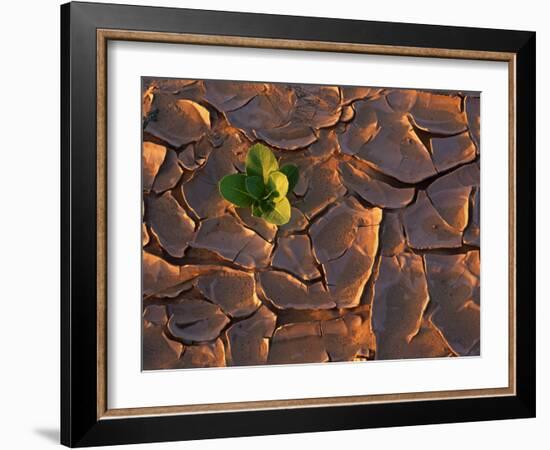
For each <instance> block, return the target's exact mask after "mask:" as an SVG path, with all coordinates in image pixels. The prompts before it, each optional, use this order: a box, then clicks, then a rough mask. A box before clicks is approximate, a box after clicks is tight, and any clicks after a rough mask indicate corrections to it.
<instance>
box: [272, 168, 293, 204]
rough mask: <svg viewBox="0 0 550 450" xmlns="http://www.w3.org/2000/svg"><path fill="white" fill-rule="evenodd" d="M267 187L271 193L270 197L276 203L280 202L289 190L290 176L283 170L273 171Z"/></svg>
mask: <svg viewBox="0 0 550 450" xmlns="http://www.w3.org/2000/svg"><path fill="white" fill-rule="evenodd" d="M267 189H268V191H269V193H270V195H269V198H270V199H272V200H273V201H274V202H275V203H277V202H280V201H281V200H282V199H283V198H285V197H286V194H287V192H288V178H287V177H286V175H285V174H284V173H283V172H279V171H276V172H272V173H271V175H269V180H268V182H267Z"/></svg>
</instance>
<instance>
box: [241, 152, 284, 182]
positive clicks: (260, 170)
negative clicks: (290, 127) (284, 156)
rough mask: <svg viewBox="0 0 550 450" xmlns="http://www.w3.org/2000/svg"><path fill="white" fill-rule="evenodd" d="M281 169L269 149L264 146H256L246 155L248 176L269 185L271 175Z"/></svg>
mask: <svg viewBox="0 0 550 450" xmlns="http://www.w3.org/2000/svg"><path fill="white" fill-rule="evenodd" d="M278 169H279V163H278V162H277V160H276V159H275V155H274V154H273V152H272V151H271V150H269V148H267V147H266V146H265V145H262V144H254V145H253V146H252V147H250V149H249V150H248V154H247V155H246V174H247V175H249V176H257V177H260V178H261V179H262V181H263V182H264V184H267V180H268V179H269V174H270V173H271V172H275V171H276V170H278Z"/></svg>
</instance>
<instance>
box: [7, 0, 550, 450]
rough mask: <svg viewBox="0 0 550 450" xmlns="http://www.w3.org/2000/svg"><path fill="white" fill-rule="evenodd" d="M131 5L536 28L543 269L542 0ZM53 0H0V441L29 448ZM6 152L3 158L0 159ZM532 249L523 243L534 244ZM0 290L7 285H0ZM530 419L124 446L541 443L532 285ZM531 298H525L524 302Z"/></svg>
mask: <svg viewBox="0 0 550 450" xmlns="http://www.w3.org/2000/svg"><path fill="white" fill-rule="evenodd" d="M128 2H129V3H134V4H144V5H147V4H155V5H158V6H181V7H191V8H202V9H218V10H233V11H251V12H264V13H279V14H296V15H309V16H322V17H341V18H353V19H370V20H385V21H400V22H417V23H430V24H445V25H465V26H479V27H491V28H509V29H525V30H534V31H536V32H537V41H538V42H537V45H538V48H537V58H538V63H537V81H538V83H537V92H538V96H537V128H538V129H539V133H538V135H539V138H538V139H537V147H538V152H537V163H538V164H537V166H538V170H537V172H538V173H537V187H538V198H537V210H538V214H537V225H538V226H537V229H538V233H537V234H538V248H537V278H538V279H539V280H544V279H545V278H546V277H547V273H548V271H549V270H550V264H548V262H547V258H546V255H547V254H548V251H549V250H550V248H549V247H550V244H549V242H550V240H548V239H544V238H543V235H544V232H545V228H546V227H547V224H548V219H550V214H548V211H547V209H546V203H547V200H546V198H545V196H546V195H548V194H549V192H548V188H547V186H546V184H545V181H546V180H545V178H546V173H545V168H546V167H548V166H549V165H550V153H549V152H548V151H545V150H547V149H546V148H545V146H546V145H547V140H543V138H544V137H545V131H546V128H547V126H545V124H546V123H547V122H548V120H550V114H549V113H548V106H547V105H549V104H550V92H549V90H548V87H547V84H546V83H544V80H548V79H550V70H549V69H550V67H549V65H550V63H549V61H548V58H549V54H550V29H549V28H548V24H547V19H548V13H547V12H546V11H545V9H546V8H545V3H544V2H541V1H537V0H523V1H522V2H521V3H520V2H517V1H513V2H512V1H508V0H502V1H501V2H499V3H498V9H495V5H496V3H495V2H480V1H479V0H462V1H461V2H459V3H453V4H452V5H449V3H448V2H441V1H439V0H419V1H416V2H411V1H410V0H386V1H384V2H376V3H374V2H354V1H351V0H347V1H345V0H344V1H334V0H332V1H328V0H315V1H313V0H311V1H307V2H306V1H303V2H301V3H300V2H297V1H296V0H273V1H270V2H259V1H254V0H232V1H230V2H229V1H227V0H225V1H224V0H190V1H183V0H182V1H177V0H172V1H170V0H163V1H157V2H153V1H152V0H149V1H147V0H146V1H140V0H132V1H130V0H129V1H128ZM59 4H60V2H59V0H41V1H38V0H27V1H20V2H17V1H12V2H4V4H3V5H2V26H1V27H0V37H1V39H0V42H1V44H0V45H1V49H2V52H1V54H0V61H1V63H0V66H1V69H0V81H1V83H0V91H1V95H0V102H1V104H0V127H1V130H2V132H1V136H2V137H1V140H0V155H1V159H0V161H1V166H0V167H1V171H0V173H1V174H2V176H1V177H0V184H1V185H2V187H3V196H2V202H1V203H0V205H1V213H0V235H1V236H2V237H3V239H2V246H1V248H2V254H3V257H2V259H1V261H2V262H1V263H0V264H1V266H2V271H1V274H2V275H1V276H0V280H2V283H1V285H2V290H1V299H2V306H1V309H0V311H1V315H2V320H1V322H0V338H1V339H0V349H1V350H0V368H1V372H0V380H1V381H0V424H1V426H0V447H1V448H7V449H19V448H25V449H27V448H28V449H33V450H35V449H36V450H38V449H42V448H47V447H53V446H55V445H57V442H58V439H59V431H58V423H59V381H58V380H59V350H58V348H59V331H58V330H59V153H60V152H59ZM6 156H7V158H6ZM533 251H534V249H533ZM6 287H7V289H6ZM537 294H538V295H537V297H538V299H537V300H538V301H537V308H538V320H537V327H538V332H537V338H538V348H537V357H538V374H537V375H538V381H539V383H538V409H537V415H538V417H537V419H531V420H515V421H505V422H483V423H477V424H451V425H436V426H423V427H408V428H399V429H380V430H359V431H347V432H332V433H315V434H302V435H287V436H268V437H257V438H240V439H225V440H212V441H201V442H188V443H184V444H182V443H168V444H155V445H140V446H130V447H127V448H159V449H163V448H164V449H172V448H186V449H204V450H207V449H218V448H219V447H220V446H223V447H224V448H225V449H227V450H231V449H240V450H246V449H257V448H258V447H261V448H262V449H271V448H284V447H286V448H301V447H304V448H316V449H318V450H321V449H325V448H326V449H329V448H336V447H340V448H341V447H342V446H350V447H355V446H358V447H359V446H360V447H367V446H368V447H370V448H376V447H379V448H399V447H401V446H405V447H407V448H408V449H416V448H422V449H423V450H428V449H439V448H442V447H443V448H445V449H446V450H452V449H464V448H468V447H470V448H483V447H488V446H489V447H490V448H499V449H517V448H521V447H525V446H526V445H529V447H531V448H543V447H545V446H547V445H548V442H549V441H550V438H548V427H550V387H549V385H548V382H547V381H548V379H549V377H550V363H549V357H548V356H549V354H548V345H550V327H549V326H548V325H547V323H546V321H547V320H550V306H549V305H548V300H550V298H549V295H548V292H547V290H546V289H544V286H543V285H542V283H539V286H537ZM531 300H533V301H534V300H535V299H531Z"/></svg>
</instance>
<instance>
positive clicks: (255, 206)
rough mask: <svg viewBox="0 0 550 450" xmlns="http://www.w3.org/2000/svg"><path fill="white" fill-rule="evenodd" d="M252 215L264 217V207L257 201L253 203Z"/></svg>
mask: <svg viewBox="0 0 550 450" xmlns="http://www.w3.org/2000/svg"><path fill="white" fill-rule="evenodd" d="M252 215H253V216H254V217H262V208H261V207H260V205H258V204H256V203H254V204H253V205H252Z"/></svg>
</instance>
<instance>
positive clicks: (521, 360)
mask: <svg viewBox="0 0 550 450" xmlns="http://www.w3.org/2000/svg"><path fill="white" fill-rule="evenodd" d="M99 28H103V29H120V30H139V31H154V32H173V33H195V34H206V35H227V36H244V37H257V38H274V39H293V40H305V41H327V42H345V43H358V44H378V45H393V46H408V47H411V46H412V47H420V48H434V47H437V48H445V49H463V50H480V51H493V52H510V53H515V54H516V58H517V59H516V93H517V96H516V155H515V156H516V216H517V217H516V230H515V232H516V248H517V250H516V286H515V290H516V298H517V306H516V327H517V331H516V349H517V355H516V386H517V393H516V395H513V396H505V397H483V398H464V399H450V400H426V401H413V402H396V403H386V404H362V405H361V404H358V405H351V406H330V407H308V408H296V409H272V410H263V411H239V412H230V413H209V414H200V413H199V414H186V415H167V416H152V417H129V418H118V419H100V420H98V419H97V328H96V317H97V284H96V273H97V247H96V245H97V227H96V216H97V213H96V201H97V195H96V180H97V172H96V157H97V150H96V149H97V147H96V145H97V138H96V100H97V91H96V45H97V44H96V42H97V40H96V39H97V38H96V30H97V29H99ZM535 39H536V36H535V33H534V32H527V31H509V30H494V29H480V28H464V27H448V26H434V25H417V24H404V23H390V22H371V21H358V20H342V19H327V18H310V17H294V16H276V15H267V14H249V13H230V12H218V11H203V10H190V9H175V8H155V7H141V6H127V5H110V4H94V3H69V4H65V5H62V6H61V130H60V132H61V144H62V147H61V205H62V208H61V443H62V444H64V445H67V446H71V447H73V446H74V447H81V446H91V445H108V444H125V443H140V442H155V441H176V440H188V439H205V438H214V437H233V436H251V435H266V434H281V433H298V432H317V431H330V430H346V429H356V428H372V427H389V426H402V425H420V424H435V423H446V422H466V421H481V420H495V419H511V418H527V417H534V416H535V384H536V382H535V381H536V380H535V136H536V135H535V101H536V98H535ZM506 151H508V149H506ZM151 406H154V405H151Z"/></svg>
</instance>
